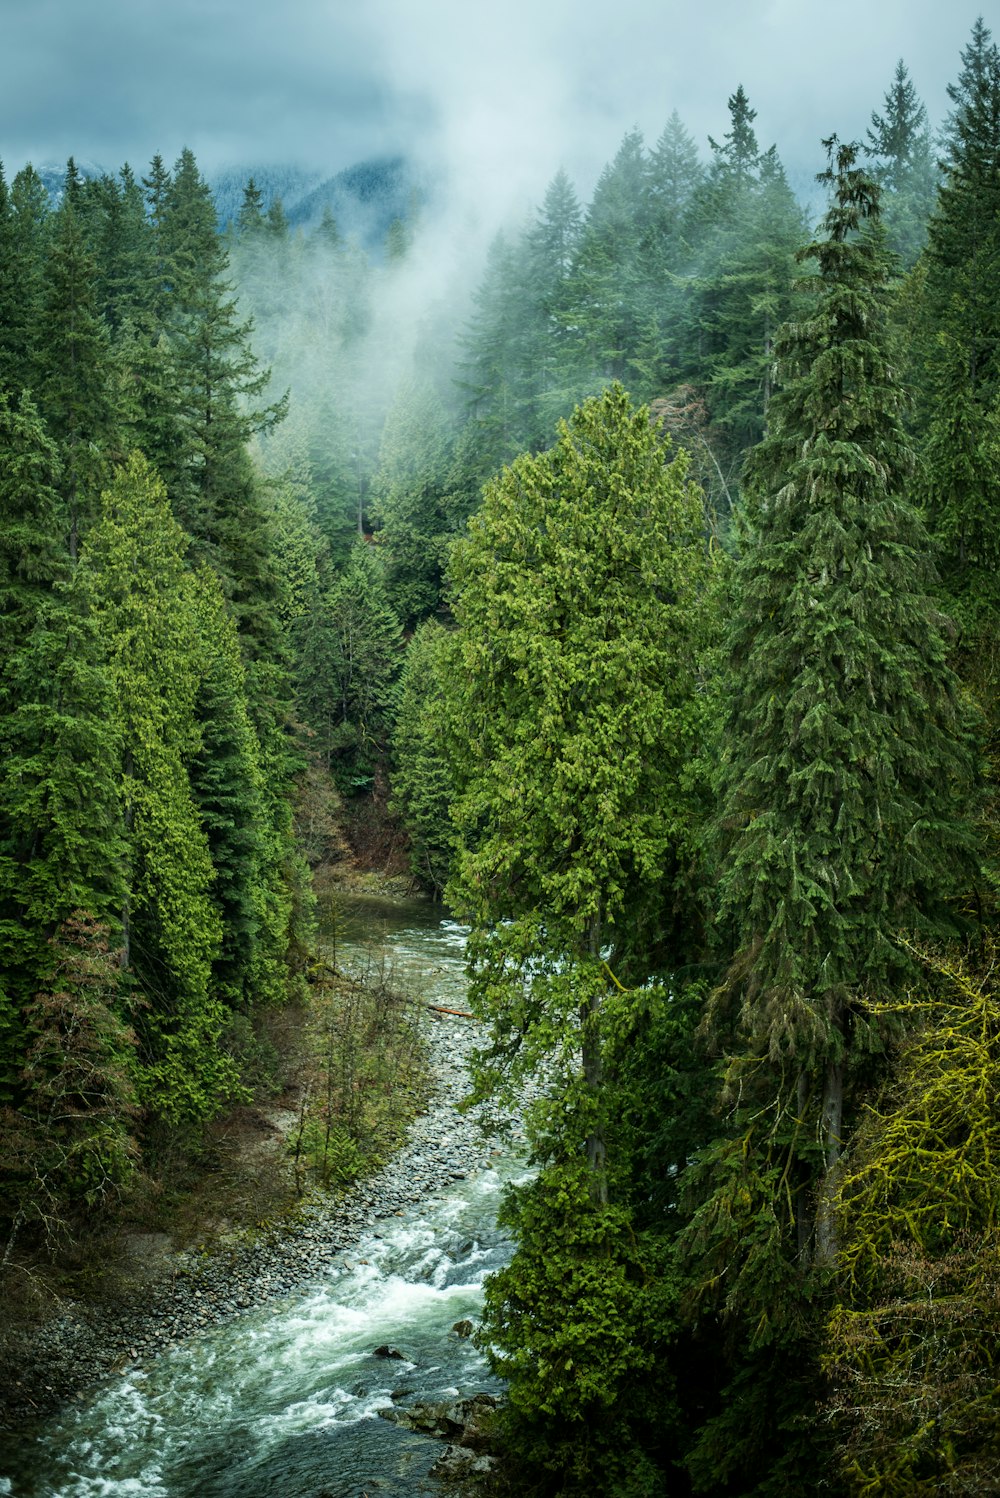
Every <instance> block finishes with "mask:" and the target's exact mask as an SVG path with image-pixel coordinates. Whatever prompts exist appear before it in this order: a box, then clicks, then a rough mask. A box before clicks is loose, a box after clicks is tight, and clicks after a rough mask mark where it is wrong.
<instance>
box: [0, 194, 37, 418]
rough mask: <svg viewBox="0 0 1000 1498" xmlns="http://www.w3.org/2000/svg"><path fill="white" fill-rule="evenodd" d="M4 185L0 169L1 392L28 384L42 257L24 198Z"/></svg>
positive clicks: (31, 365) (31, 377)
mask: <svg viewBox="0 0 1000 1498" xmlns="http://www.w3.org/2000/svg"><path fill="white" fill-rule="evenodd" d="M17 198H18V194H17V193H16V192H13V191H11V189H10V188H9V187H8V186H7V181H6V178H5V177H4V174H3V167H2V165H0V390H7V391H11V392H13V393H19V392H20V391H21V390H23V389H25V388H27V387H28V386H30V385H31V383H32V381H33V379H34V374H35V366H34V358H33V349H34V344H35V340H36V339H37V336H38V330H37V321H38V313H39V306H40V299H41V290H40V285H41V254H40V251H39V247H38V244H37V241H36V233H35V231H36V225H35V224H33V223H32V222H31V221H30V220H29V222H28V223H27V225H26V223H25V213H24V205H23V198H22V201H21V207H20V209H19V207H18V202H17Z"/></svg>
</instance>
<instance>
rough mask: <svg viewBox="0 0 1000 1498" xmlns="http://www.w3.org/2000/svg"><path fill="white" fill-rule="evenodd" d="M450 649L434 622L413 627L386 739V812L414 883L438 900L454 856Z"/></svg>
mask: <svg viewBox="0 0 1000 1498" xmlns="http://www.w3.org/2000/svg"><path fill="white" fill-rule="evenodd" d="M456 647H457V638H456V636H455V635H454V633H453V632H451V631H450V630H447V629H445V628H444V626H443V625H441V624H440V623H439V622H438V621H437V620H436V619H425V620H424V621H423V623H422V624H420V625H418V626H417V629H416V631H415V632H414V635H413V638H412V640H411V641H410V643H409V645H408V646H407V648H406V658H405V660H404V662H403V670H402V674H401V676H400V682H399V711H398V713H397V716H396V723H395V727H394V729H393V735H392V750H393V764H394V773H393V776H392V790H393V808H392V809H393V810H394V811H395V812H396V813H397V815H398V816H399V817H400V819H401V821H402V823H403V826H404V828H405V829H406V835H407V837H408V838H409V843H410V868H411V869H412V871H413V876H414V878H415V879H419V880H420V882H421V884H422V885H423V886H424V887H425V888H426V889H430V890H432V891H433V892H434V893H435V894H438V895H440V894H442V893H443V891H444V887H445V885H446V883H447V881H448V878H449V875H450V872H451V859H452V854H453V851H454V849H453V844H454V837H453V834H452V828H451V803H452V801H453V800H454V798H455V795H456V793H457V790H458V787H457V786H456V784H455V781H454V777H453V774H452V767H453V759H454V756H453V755H449V752H448V733H449V722H450V720H449V716H448V700H449V690H450V683H451V679H452V676H453V673H454V672H455V671H456V670H457V669H458V660H457V649H456Z"/></svg>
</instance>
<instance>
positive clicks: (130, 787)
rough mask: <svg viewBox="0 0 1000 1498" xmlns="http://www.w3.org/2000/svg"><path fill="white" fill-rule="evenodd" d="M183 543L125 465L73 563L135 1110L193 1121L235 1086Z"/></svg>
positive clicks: (160, 501) (154, 492)
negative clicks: (121, 851)
mask: <svg viewBox="0 0 1000 1498" xmlns="http://www.w3.org/2000/svg"><path fill="white" fill-rule="evenodd" d="M183 553H184V536H183V532H182V531H181V529H180V527H179V526H178V524H177V522H176V521H175V520H174V519H173V516H172V515H171V513H170V507H169V505H168V503H167V497H166V493H165V491H164V489H163V485H162V484H161V483H160V482H159V480H158V479H157V478H156V476H155V475H154V474H153V472H152V471H151V469H150V468H149V465H148V464H147V463H146V461H145V459H144V458H143V457H142V456H141V455H140V454H135V455H134V456H133V457H132V458H131V459H130V460H129V462H128V464H127V466H126V467H125V468H124V469H123V470H122V471H121V472H120V473H119V475H118V476H117V478H116V479H115V482H114V483H113V484H112V486H111V488H110V489H109V490H107V492H106V493H105V494H104V496H103V511H102V516H101V520H100V521H99V523H98V524H97V525H96V526H95V527H94V530H93V532H92V534H91V537H90V540H89V543H88V545H87V548H86V552H85V557H84V564H85V567H86V577H87V580H88V583H89V587H90V589H91V596H92V599H93V611H94V616H95V618H96V620H97V624H98V628H99V630H100V633H101V636H102V639H103V641H104V645H105V649H106V652H107V657H108V664H109V669H110V672H111V677H112V681H113V684H114V689H115V697H116V700H117V713H118V727H119V734H120V742H121V756H122V758H121V774H122V800H123V805H124V815H125V825H126V833H127V838H128V860H127V862H128V894H127V898H126V904H125V909H124V912H123V927H124V931H125V939H126V954H125V955H126V961H127V964H128V966H129V968H130V970H131V971H132V972H133V973H134V974H135V977H136V979H137V981H138V983H139V985H140V987H141V989H142V991H143V993H144V995H145V997H146V999H147V1000H148V1008H147V1009H145V1010H144V1011H143V1013H142V1016H141V1021H140V1024H139V1030H140V1038H141V1040H142V1043H143V1061H144V1062H145V1074H144V1081H143V1086H144V1101H145V1102H147V1103H148V1105H149V1106H150V1107H151V1108H152V1109H153V1110H154V1111H155V1112H156V1113H158V1114H160V1115H161V1116H162V1117H164V1118H167V1119H168V1120H170V1121H172V1122H174V1123H179V1124H184V1123H187V1124H192V1123H197V1122H199V1121H200V1120H202V1119H204V1118H206V1117H210V1116H211V1115H212V1114H213V1113H215V1112H217V1111H218V1109H219V1107H220V1106H221V1105H222V1103H223V1102H224V1101H225V1100H226V1098H227V1097H229V1096H230V1095H231V1094H232V1093H233V1091H234V1089H235V1085H236V1079H235V1075H234V1072H233V1067H232V1063H231V1062H230V1061H229V1060H228V1058H226V1057H225V1056H223V1055H222V1054H220V1050H219V1036H220V1034H221V1032H222V1029H223V1026H224V1024H225V1019H226V1011H225V1007H224V1005H223V1004H222V1002H221V1001H220V999H219V998H218V997H217V995H216V993H215V991H214V989H213V986H212V973H213V965H214V963H215V962H216V961H217V959H218V957H219V946H220V941H221V938H222V934H223V921H222V917H221V914H220V910H219V906H218V905H217V904H216V902H215V900H214V899H213V888H214V887H215V884H216V876H215V870H214V868H213V865H212V859H211V852H210V847H209V839H208V835H207V833H206V829H205V824H204V822H203V819H202V816H201V814H200V812H199V808H198V805H197V801H196V798H195V794H194V791H193V789H192V785H191V780H190V776H189V767H190V765H191V763H192V761H193V760H194V758H195V757H196V755H197V754H198V751H199V749H200V747H201V734H200V731H199V727H198V723H197V720H196V717H195V705H196V700H197V692H198V671H197V662H198V656H199V649H198V615H197V612H196V605H195V599H194V592H193V579H192V577H191V575H190V574H189V573H187V572H186V571H185V568H184V562H183Z"/></svg>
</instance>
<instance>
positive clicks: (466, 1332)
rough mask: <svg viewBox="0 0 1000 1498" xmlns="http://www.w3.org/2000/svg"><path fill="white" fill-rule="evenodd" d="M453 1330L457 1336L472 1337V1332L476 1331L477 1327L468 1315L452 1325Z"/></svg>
mask: <svg viewBox="0 0 1000 1498" xmlns="http://www.w3.org/2000/svg"><path fill="white" fill-rule="evenodd" d="M452 1331H453V1332H454V1333H455V1336H456V1337H471V1336H472V1333H473V1332H474V1331H475V1327H474V1326H473V1324H472V1322H471V1321H470V1320H469V1318H468V1316H465V1317H463V1318H462V1320H461V1321H456V1322H455V1325H454V1326H453V1327H452Z"/></svg>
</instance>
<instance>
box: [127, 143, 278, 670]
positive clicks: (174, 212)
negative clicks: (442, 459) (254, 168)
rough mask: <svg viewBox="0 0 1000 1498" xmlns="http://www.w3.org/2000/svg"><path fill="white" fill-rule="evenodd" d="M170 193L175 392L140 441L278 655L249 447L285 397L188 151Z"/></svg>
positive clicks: (167, 187)
mask: <svg viewBox="0 0 1000 1498" xmlns="http://www.w3.org/2000/svg"><path fill="white" fill-rule="evenodd" d="M162 192H163V202H162V211H161V216H160V219H159V221H158V223H157V226H156V229H157V237H158V241H159V245H160V249H161V253H162V256H163V265H164V275H165V277H166V281H167V284H168V287H169V290H168V292H167V293H166V294H165V301H166V322H165V327H166V334H167V338H168V346H167V348H168V363H167V368H166V392H165V393H166V398H167V401H168V403H169V410H170V416H171V417H172V421H170V422H169V423H168V424H166V425H164V424H162V416H161V414H160V413H159V412H156V413H155V416H156V419H155V421H153V422H150V423H149V424H148V425H146V426H145V427H143V426H140V427H139V429H138V431H137V436H138V438H139V442H140V445H141V446H142V448H143V450H144V451H145V452H146V453H147V455H148V456H149V458H150V459H151V461H153V462H154V463H155V464H156V467H157V470H158V471H159V473H160V474H161V477H162V478H163V480H164V482H165V483H166V485H167V488H168V491H169V493H170V495H171V500H172V503H173V506H174V509H175V512H176V514H177V518H178V519H179V520H180V522H181V524H182V525H183V526H184V528H185V529H186V530H187V531H188V533H189V534H190V535H191V537H192V539H193V542H194V553H195V555H196V556H197V557H198V558H199V559H203V560H206V561H208V562H209V563H211V564H212V565H213V566H214V567H215V568H216V570H217V571H218V572H219V574H220V575H221V577H222V578H223V580H224V582H225V584H226V586H227V589H228V591H229V594H230V596H231V598H232V601H233V604H234V607H235V608H236V611H237V617H238V620H239V623H240V627H241V630H242V632H243V634H244V636H245V637H250V638H252V639H253V641H254V642H255V648H258V649H260V648H270V646H269V645H268V643H267V642H268V641H269V639H270V636H271V634H272V633H273V628H274V620H273V611H274V601H275V594H276V580H275V579H274V577H273V573H272V570H271V567H270V563H269V557H268V552H269V537H268V531H267V519H266V515H265V513H264V509H263V506H262V505H261V502H260V496H259V494H258V492H257V489H256V486H255V482H254V477H253V473H252V470H251V467H250V463H249V460H248V457H247V453H246V444H247V442H248V441H249V439H250V437H251V436H252V434H253V433H254V432H255V431H260V430H265V429H266V428H267V427H269V426H270V425H273V424H274V423H275V422H276V421H279V420H280V419H281V417H282V416H283V415H284V411H285V401H284V400H281V401H278V402H277V403H275V404H273V405H270V406H262V405H260V404H259V403H258V402H259V398H260V397H261V395H262V393H263V391H264V389H265V387H266V385H267V383H268V380H269V378H270V375H269V372H268V371H266V370H261V369H260V368H259V367H258V365H257V361H256V358H255V357H254V354H253V352H252V350H251V348H250V344H249V336H250V325H249V324H247V323H241V322H240V321H239V319H238V315H237V308H236V303H235V301H234V299H233V297H232V295H231V292H232V288H231V286H230V285H229V283H228V282H226V281H225V280H224V275H225V271H226V266H227V260H226V252H225V248H224V246H223V244H222V241H221V239H220V237H219V233H218V229H217V226H216V220H215V208H214V205H213V203H212V198H211V194H210V192H209V189H208V186H207V184H206V183H205V181H204V180H203V178H202V177H201V174H200V173H199V171H198V168H197V165H196V163H195V160H194V157H193V155H192V154H191V152H190V151H185V152H183V153H182V155H181V157H180V159H179V161H178V162H177V165H176V167H175V169H174V173H173V175H172V177H171V178H170V180H169V182H168V183H166V184H164V185H163V188H162ZM177 438H179V441H178V440H176V439H177ZM166 440H169V441H170V442H171V443H172V445H171V446H166V445H165V441H166ZM270 643H271V644H273V640H272V641H271V642H270Z"/></svg>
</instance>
